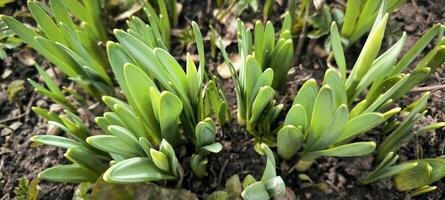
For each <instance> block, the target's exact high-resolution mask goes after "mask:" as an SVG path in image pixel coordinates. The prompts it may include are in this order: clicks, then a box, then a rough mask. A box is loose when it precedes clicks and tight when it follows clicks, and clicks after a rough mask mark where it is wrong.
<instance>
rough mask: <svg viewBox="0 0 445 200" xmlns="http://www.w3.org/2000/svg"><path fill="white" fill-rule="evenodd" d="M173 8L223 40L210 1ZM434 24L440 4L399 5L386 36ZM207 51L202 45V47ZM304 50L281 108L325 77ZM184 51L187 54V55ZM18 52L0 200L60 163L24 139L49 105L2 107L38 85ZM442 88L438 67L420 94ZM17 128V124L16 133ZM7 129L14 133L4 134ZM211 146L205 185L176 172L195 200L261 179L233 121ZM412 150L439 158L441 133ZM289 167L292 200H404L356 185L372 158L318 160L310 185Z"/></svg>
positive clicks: (27, 97) (437, 105)
mask: <svg viewBox="0 0 445 200" xmlns="http://www.w3.org/2000/svg"><path fill="white" fill-rule="evenodd" d="M24 2H25V1H17V3H13V4H8V6H7V7H6V8H2V9H0V13H1V14H7V15H11V14H12V13H13V12H14V11H15V10H18V9H22V10H25V9H26V8H25V7H24ZM180 2H182V4H183V10H182V14H181V16H180V24H179V28H185V27H188V24H189V22H190V21H191V20H195V21H197V22H198V24H200V25H201V26H200V27H201V29H202V32H203V35H206V33H207V32H208V30H209V29H208V24H212V25H213V26H214V27H216V29H217V30H218V32H219V34H220V35H221V36H224V35H225V34H227V33H226V31H227V27H226V25H224V24H219V23H218V22H216V20H215V19H214V18H213V17H211V16H212V14H211V11H212V9H207V7H208V5H207V2H214V1H202V0H199V1H198V0H193V1H188V0H182V1H180ZM260 4H261V3H260ZM275 4H276V6H275V7H274V12H273V16H272V19H271V20H272V21H273V22H274V24H275V26H276V27H278V26H279V21H280V20H279V18H278V17H279V16H278V14H277V13H280V14H281V13H283V11H284V9H285V5H278V4H277V3H276V2H275ZM212 6H214V5H212ZM210 8H213V7H210ZM260 9H261V8H260ZM260 11H261V10H259V11H258V12H260ZM260 17H261V15H260V14H258V13H254V12H252V11H251V10H246V12H244V13H243V14H242V16H241V18H242V19H243V20H244V21H246V22H251V23H253V22H254V21H255V20H257V19H260ZM275 22H276V23H275ZM435 23H445V7H444V6H443V1H442V0H420V1H408V2H407V3H406V5H404V6H402V7H401V8H399V9H398V10H397V11H396V12H395V13H394V14H392V19H391V24H394V25H393V26H391V28H390V32H391V33H395V34H396V37H398V36H400V34H401V32H402V31H407V33H408V36H409V37H408V41H407V46H411V45H412V44H413V43H414V42H415V41H416V40H417V39H418V38H419V37H420V36H421V34H422V33H423V32H424V31H425V30H427V29H428V28H429V27H431V25H433V24H435ZM391 24H390V25H391ZM206 45H207V46H208V44H206ZM207 46H206V48H207ZM306 46H307V48H304V51H303V54H302V58H301V60H302V64H300V65H298V66H296V68H295V70H294V73H292V74H291V75H290V77H289V81H288V83H287V86H288V87H287V91H286V92H281V93H282V94H281V95H280V97H279V100H280V101H281V102H282V103H284V104H285V105H286V106H287V107H288V106H289V105H290V104H291V102H292V99H293V97H294V96H295V94H296V92H297V91H298V89H299V87H300V86H301V84H302V83H303V82H304V81H306V80H307V79H309V78H315V79H317V80H321V79H322V77H323V72H324V70H326V65H325V61H326V58H325V57H324V56H325V55H323V54H320V53H314V52H317V51H313V50H314V49H313V48H320V47H319V46H321V44H317V43H315V42H312V41H306V44H305V47H306ZM22 47H23V46H22ZM191 50H192V51H194V49H191ZM358 50H359V49H358V48H357V47H351V48H350V49H349V52H348V55H355V54H356V53H355V52H358ZM23 51H25V50H24V48H19V49H15V50H13V51H9V52H8V54H9V55H10V57H9V58H8V59H6V60H5V61H3V62H2V65H1V66H2V67H1V68H0V75H2V74H4V73H5V72H6V71H11V72H12V73H11V74H10V75H9V76H7V77H6V78H4V79H3V78H0V80H1V82H0V125H5V126H7V127H6V128H3V127H1V126H0V128H2V130H1V135H0V145H1V149H0V170H1V172H2V173H3V174H4V182H5V184H4V187H3V188H0V196H2V197H1V199H12V198H13V196H14V193H13V189H14V187H15V186H17V184H18V180H19V179H20V178H21V177H27V178H30V179H32V178H35V177H36V175H37V174H38V173H39V172H40V171H42V170H43V169H46V168H48V167H51V166H54V165H56V164H60V163H64V162H66V160H65V159H64V158H63V153H64V152H63V150H61V149H57V148H53V147H35V146H33V145H32V144H31V143H30V140H29V138H30V137H31V136H33V135H37V134H46V131H47V125H46V123H45V122H44V121H43V120H41V119H38V117H37V116H36V115H35V114H34V113H32V112H29V110H30V105H36V104H38V105H40V106H44V107H49V106H50V105H51V104H52V103H51V102H49V101H48V100H47V99H46V98H43V97H42V96H41V95H38V94H36V93H34V91H33V90H32V88H31V87H30V86H29V85H28V84H26V89H25V91H23V92H21V93H20V95H19V96H18V99H17V100H16V101H15V102H9V101H8V99H7V95H6V88H7V86H8V84H9V83H10V82H12V81H13V80H19V79H20V80H26V79H27V78H32V79H34V80H35V79H37V76H36V71H35V70H34V68H33V67H29V66H25V65H24V64H22V63H21V62H20V61H19V55H20V54H21V53H22V52H23ZM184 51H185V50H184V49H182V48H174V50H173V53H174V54H175V56H176V57H181V55H183V53H184ZM228 51H229V53H236V45H234V44H232V45H231V46H229V47H228ZM33 57H34V58H36V60H37V62H38V63H41V64H42V63H43V65H44V66H46V67H47V66H48V65H47V63H46V62H44V61H43V59H42V58H41V57H39V56H38V55H34V54H33ZM351 57H354V56H351ZM207 58H208V62H209V71H210V72H213V73H215V74H216V70H215V69H216V66H217V65H218V64H219V63H221V62H222V58H221V56H220V55H219V54H218V56H217V58H216V59H212V58H210V56H209V55H207ZM221 81H222V83H223V86H224V90H225V91H226V93H227V96H228V98H229V102H230V103H231V106H232V108H233V110H235V108H236V107H235V105H236V102H235V94H234V90H233V83H232V81H231V80H221ZM444 81H445V72H444V68H441V69H440V70H438V72H436V73H435V74H434V75H433V76H432V77H430V79H428V81H427V82H426V83H425V84H424V85H422V87H435V86H439V85H443V84H444ZM65 82H66V81H65ZM421 91H422V88H420V89H419V88H418V89H416V91H415V92H412V93H410V95H408V97H406V98H404V99H402V100H401V101H400V104H401V105H406V104H408V103H409V102H412V101H413V100H414V99H417V98H418V97H419V95H421V93H422V92H421ZM444 91H445V89H444V88H443V87H442V88H441V89H434V90H432V91H431V97H430V100H429V106H428V108H429V112H428V114H427V117H426V120H424V121H423V122H422V123H425V124H427V123H431V122H434V121H445V113H444V108H445V105H444V104H445V103H444V100H443V99H444V97H445V95H444ZM233 116H235V113H233ZM19 124H21V125H20V126H18V125H19ZM8 127H9V128H8ZM10 128H12V129H13V130H10ZM14 129H15V130H14ZM59 134H61V133H59ZM366 137H368V136H364V138H366ZM372 137H375V136H372ZM368 138H370V137H368ZM218 140H219V141H220V142H221V143H222V144H223V145H224V147H225V148H224V150H223V151H222V152H221V153H219V154H217V155H211V156H210V157H209V166H208V176H207V177H205V178H204V179H202V180H197V179H196V178H195V177H194V176H193V175H192V174H191V173H190V170H187V168H188V160H187V159H184V160H183V163H182V166H183V168H185V169H186V170H185V172H186V173H185V179H184V182H183V187H184V188H186V189H189V190H191V191H192V192H194V193H196V194H197V195H198V196H199V197H200V198H202V199H206V198H207V197H208V195H209V194H210V193H211V192H213V191H215V190H219V189H223V187H224V184H225V182H226V180H227V179H228V178H229V177H230V176H232V175H234V174H238V175H239V176H240V177H241V178H244V177H245V176H246V175H247V174H252V175H253V176H255V177H256V178H260V177H261V174H262V171H263V169H264V167H265V166H264V164H265V161H264V158H262V157H261V156H260V155H258V154H257V153H256V152H255V151H254V150H253V141H252V139H251V137H250V136H249V135H247V134H246V132H245V130H244V129H243V128H242V127H240V126H238V125H237V124H236V120H235V117H234V118H233V119H232V123H230V124H229V125H225V126H224V127H222V128H221V129H220V130H219V136H218ZM375 140H380V138H375ZM416 146H421V147H422V149H423V151H424V152H423V154H424V157H437V156H441V155H443V154H444V148H445V132H444V130H443V129H441V130H438V131H436V132H435V133H431V134H429V135H427V136H426V137H424V138H415V139H413V140H412V141H410V142H408V143H407V144H405V145H404V146H403V147H402V148H401V150H400V151H399V153H400V155H401V159H402V160H404V159H412V158H416V157H417V155H418V153H417V151H416ZM294 163H295V160H292V161H290V162H285V161H282V160H280V159H278V160H277V165H278V166H277V168H278V169H277V170H278V173H279V174H280V175H281V176H282V177H283V179H284V180H285V182H286V185H287V186H288V187H290V188H291V189H292V190H293V191H294V192H295V194H296V195H297V198H298V199H385V200H386V199H410V197H409V195H407V194H406V193H399V192H397V191H396V190H395V189H394V188H393V186H392V182H391V181H389V180H383V181H378V182H376V183H373V184H370V185H362V184H360V183H359V180H360V178H362V176H364V175H365V174H366V172H367V171H369V170H370V169H371V167H372V156H367V157H361V158H349V159H336V158H323V159H319V160H317V162H316V163H315V164H314V166H313V167H312V168H311V169H309V170H308V171H307V172H305V173H306V174H307V175H308V176H309V177H310V178H311V179H312V182H308V181H302V180H300V179H299V178H298V173H297V172H295V171H293V172H291V173H288V171H289V168H290V167H291V166H292V165H293V164H294ZM434 185H436V186H437V187H438V189H437V190H436V191H434V192H430V193H428V194H426V195H422V196H420V197H419V199H444V198H445V195H444V193H445V182H444V181H443V180H442V181H438V182H436V183H434ZM39 187H40V195H39V197H40V199H71V198H72V194H73V191H74V189H75V186H74V185H66V184H60V183H51V182H47V181H41V182H40V183H39Z"/></svg>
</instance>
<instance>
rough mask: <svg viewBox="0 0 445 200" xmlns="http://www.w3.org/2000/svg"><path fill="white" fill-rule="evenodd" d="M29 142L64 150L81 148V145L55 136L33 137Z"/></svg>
mask: <svg viewBox="0 0 445 200" xmlns="http://www.w3.org/2000/svg"><path fill="white" fill-rule="evenodd" d="M31 141H33V142H35V143H38V144H44V145H50V146H56V147H62V148H65V149H68V148H71V147H74V146H82V144H81V143H79V142H77V141H75V140H72V139H69V138H66V137H61V136H56V135H35V136H33V137H31Z"/></svg>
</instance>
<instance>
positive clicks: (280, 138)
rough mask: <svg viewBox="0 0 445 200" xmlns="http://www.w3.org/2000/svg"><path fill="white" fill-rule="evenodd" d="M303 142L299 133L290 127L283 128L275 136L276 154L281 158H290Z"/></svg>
mask: <svg viewBox="0 0 445 200" xmlns="http://www.w3.org/2000/svg"><path fill="white" fill-rule="evenodd" d="M303 141H304V136H303V134H302V133H301V131H300V130H299V129H298V128H296V127H295V126H292V125H287V126H284V127H283V128H281V129H280V131H278V134H277V152H278V155H280V156H281V157H282V158H284V159H286V160H288V159H290V158H292V157H293V156H294V155H295V154H296V153H297V151H298V150H299V149H300V147H301V146H302V144H303Z"/></svg>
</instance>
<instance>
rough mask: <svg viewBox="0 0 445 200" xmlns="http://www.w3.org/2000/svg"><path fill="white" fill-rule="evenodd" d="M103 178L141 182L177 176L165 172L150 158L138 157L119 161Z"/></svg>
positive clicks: (108, 180) (114, 181) (124, 181)
mask: <svg viewBox="0 0 445 200" xmlns="http://www.w3.org/2000/svg"><path fill="white" fill-rule="evenodd" d="M103 178H104V180H105V181H107V182H111V183H140V182H151V181H157V180H164V179H174V178H175V177H174V176H171V175H167V174H164V172H162V171H161V170H160V169H158V168H157V167H156V166H155V165H154V163H153V161H151V160H150V159H148V158H141V157H136V158H130V159H127V160H123V161H120V162H117V163H116V164H114V165H113V166H111V167H110V168H109V169H108V170H107V171H106V172H105V173H104V175H103Z"/></svg>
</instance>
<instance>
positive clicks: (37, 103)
mask: <svg viewBox="0 0 445 200" xmlns="http://www.w3.org/2000/svg"><path fill="white" fill-rule="evenodd" d="M47 105H48V103H47V102H46V101H45V100H43V99H39V100H38V101H37V102H36V106H37V107H46V106H47Z"/></svg>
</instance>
